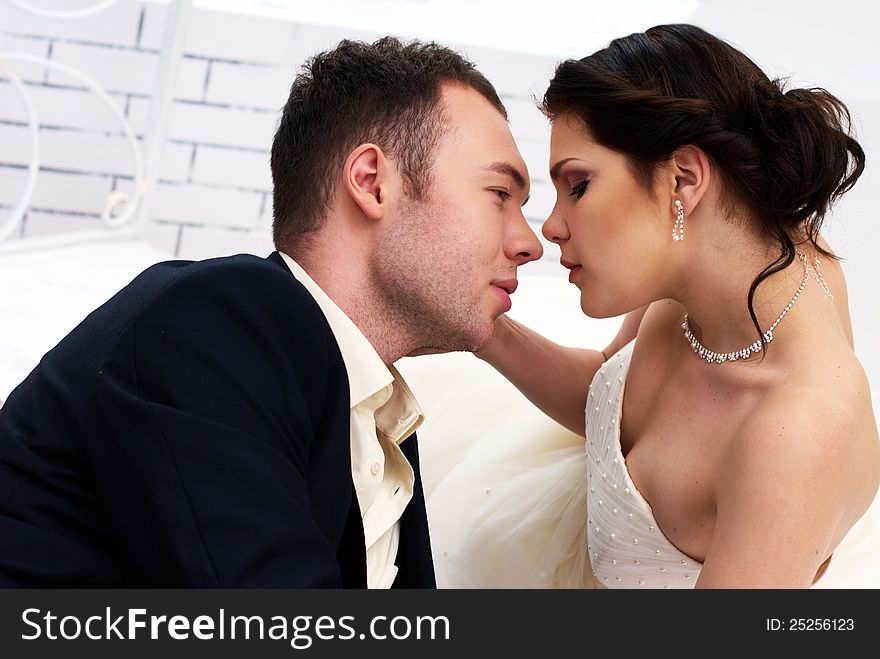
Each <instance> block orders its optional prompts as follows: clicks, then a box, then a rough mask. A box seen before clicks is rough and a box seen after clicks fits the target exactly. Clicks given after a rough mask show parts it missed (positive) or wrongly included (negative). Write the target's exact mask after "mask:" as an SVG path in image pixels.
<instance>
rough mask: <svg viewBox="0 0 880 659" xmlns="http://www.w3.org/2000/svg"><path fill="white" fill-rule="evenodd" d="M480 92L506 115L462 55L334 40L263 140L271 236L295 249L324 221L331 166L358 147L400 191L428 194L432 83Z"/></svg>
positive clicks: (436, 110)
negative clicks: (389, 163) (375, 152)
mask: <svg viewBox="0 0 880 659" xmlns="http://www.w3.org/2000/svg"><path fill="white" fill-rule="evenodd" d="M443 83H453V84H458V85H461V86H464V87H469V88H471V89H473V90H475V91H477V92H479V93H480V94H482V95H483V96H484V97H485V98H486V99H487V100H488V101H489V102H490V103H491V104H492V105H493V106H494V107H495V108H496V109H497V110H498V112H500V113H501V114H502V116H504V118H505V119H506V118H507V111H506V110H505V109H504V105H503V104H502V103H501V100H500V99H499V98H498V94H497V93H496V91H495V88H494V87H493V86H492V84H491V83H490V82H489V81H488V80H487V79H486V78H485V77H484V76H483V75H482V74H481V73H480V72H479V71H477V69H476V67H475V66H474V64H473V63H472V62H470V61H468V60H467V59H465V58H464V57H463V56H462V55H460V54H459V53H457V52H455V51H454V50H451V49H449V48H446V47H444V46H440V45H438V44H436V43H432V42H427V43H425V42H420V41H411V42H404V41H401V40H399V39H396V38H394V37H384V38H382V39H379V40H378V41H376V42H374V43H364V42H361V41H350V40H347V39H346V40H343V41H341V42H340V43H339V45H337V46H336V48H334V49H332V50H328V51H326V52H322V53H318V54H317V55H315V56H314V57H312V58H311V59H309V60H308V61H307V62H306V63H305V65H304V66H303V67H302V69H301V71H300V72H299V74H298V75H297V76H296V79H295V80H294V81H293V85H292V86H291V90H290V97H289V98H288V99H287V103H286V104H285V106H284V111H283V113H282V115H281V121H280V124H279V126H278V130H277V132H276V133H275V139H274V141H273V143H272V154H271V160H270V165H271V169H272V182H273V189H272V206H273V208H272V210H273V216H274V221H273V238H274V241H275V245H276V247H277V248H278V249H286V250H288V251H294V248H296V247H297V246H298V245H299V244H300V242H301V241H302V239H303V238H304V237H305V236H306V235H308V234H309V233H311V232H313V231H315V230H316V229H317V228H318V227H319V226H320V225H321V222H322V220H323V219H324V215H325V214H326V211H327V208H328V206H329V204H330V198H331V196H332V193H333V191H334V189H335V181H336V180H337V179H338V175H339V171H340V168H341V167H342V165H343V163H344V162H345V158H346V157H347V156H348V154H349V153H350V152H351V150H352V149H354V148H355V147H357V146H358V145H359V144H363V143H366V142H371V143H374V144H377V145H378V146H379V147H381V148H382V149H383V150H384V151H385V152H386V153H388V154H389V155H393V156H394V157H396V158H397V160H398V163H399V167H400V172H401V174H402V176H403V180H404V186H405V189H406V191H407V193H408V194H409V195H410V196H412V197H413V198H416V199H418V198H421V197H422V196H423V194H424V193H425V191H426V190H427V189H428V188H429V187H430V181H431V173H432V170H433V168H432V164H433V152H434V147H435V145H436V144H437V143H438V140H439V139H440V137H441V136H442V135H443V133H444V131H445V129H446V124H445V115H444V113H443V108H442V106H441V104H440V93H441V86H442V84H443Z"/></svg>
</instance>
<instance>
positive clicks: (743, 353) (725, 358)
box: [681, 251, 834, 364]
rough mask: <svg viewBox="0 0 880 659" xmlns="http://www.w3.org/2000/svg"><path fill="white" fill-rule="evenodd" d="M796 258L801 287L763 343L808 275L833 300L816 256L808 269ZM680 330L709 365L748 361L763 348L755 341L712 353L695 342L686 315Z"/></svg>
mask: <svg viewBox="0 0 880 659" xmlns="http://www.w3.org/2000/svg"><path fill="white" fill-rule="evenodd" d="M797 254H798V256H799V257H800V259H801V262H802V263H803V264H804V279H803V281H802V282H801V285H800V286H799V287H798V289H797V292H796V293H795V294H794V297H793V298H791V300H789V302H788V304H787V305H785V309H783V310H782V313H781V314H779V318H777V319H776V321H775V322H774V323H773V324H772V325H771V326H770V327H769V328H768V330H767V331H766V332H764V341H765V343H770V342H771V341H772V340H773V330H775V329H776V326H777V325H778V324H779V323H780V322H781V321H782V319H783V318H785V314H787V313H788V312H789V310H790V309H791V307H792V305H793V304H794V303H795V302H796V301H797V299H798V298H799V297H800V295H801V292H802V291H803V290H804V286H806V285H807V280H809V278H810V275H811V274H812V275H813V276H815V278H816V281H817V282H819V286H820V287H821V288H822V290H823V291H825V294H826V295H827V296H828V297H829V298H831V299H832V300H833V299H834V296H833V295H832V294H831V290H830V289H829V288H828V284H827V283H826V282H825V278H824V277H823V276H822V272H821V271H820V270H819V257H818V256H816V257H815V260H814V267H815V269H814V268H813V267H810V264H809V263H807V255H806V254H803V253H801V252H800V251H798V252H797ZM681 329H683V330H684V338H685V339H687V341H688V343H690V344H691V348H692V349H693V351H694V352H695V353H697V355H699V356H700V357H701V358H702V359H705V360H706V361H707V362H709V363H710V364H723V363H724V362H735V361H736V360H737V359H748V358H749V356H750V355H751V354H753V353H758V352H761V350H762V349H763V346H762V345H761V342H760V341H755V342H754V343H753V344H752V345H750V346H748V347H747V348H743V349H742V350H735V351H733V352H714V351H712V350H709V349H707V348H706V347H705V346H703V344H702V343H700V342H699V341H698V340H697V337H695V336H694V334H693V332H691V326H690V324H689V323H688V315H687V314H685V315H684V322H683V323H682V324H681Z"/></svg>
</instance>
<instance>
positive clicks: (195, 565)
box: [0, 253, 434, 588]
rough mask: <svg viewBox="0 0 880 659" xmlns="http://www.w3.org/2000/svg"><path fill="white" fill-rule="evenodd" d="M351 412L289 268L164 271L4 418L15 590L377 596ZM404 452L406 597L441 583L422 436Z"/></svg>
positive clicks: (338, 364)
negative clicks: (366, 591) (356, 592)
mask: <svg viewBox="0 0 880 659" xmlns="http://www.w3.org/2000/svg"><path fill="white" fill-rule="evenodd" d="M10 320H11V319H10ZM349 413H350V404H349V387H348V376H347V374H346V371H345V365H344V363H343V361H342V356H341V354H340V352H339V346H338V345H337V343H336V340H335V339H334V337H333V333H332V331H331V329H330V327H329V325H328V324H327V321H326V320H325V318H324V315H323V313H322V312H321V310H320V308H319V307H318V305H317V303H316V302H315V301H314V299H313V298H312V297H311V295H310V294H309V293H308V291H306V289H305V288H304V287H303V286H302V284H300V283H299V282H298V281H296V279H295V278H294V277H293V276H292V274H291V273H290V271H289V270H288V269H287V267H286V266H285V264H284V262H283V260H282V259H281V257H280V255H278V254H277V253H275V254H273V255H272V256H270V257H269V258H268V259H260V258H257V257H254V256H246V255H239V256H233V257H228V258H221V259H210V260H207V261H201V262H190V261H171V262H167V263H160V264H158V265H155V266H153V267H151V268H149V269H147V270H146V271H144V272H143V273H142V274H141V275H139V276H138V277H137V278H136V279H135V280H134V281H133V282H132V283H131V284H129V285H128V286H126V287H125V288H124V289H122V291H120V292H119V293H118V294H116V295H115V296H114V297H113V298H112V299H110V300H109V301H108V302H107V303H106V304H104V305H103V306H101V307H100V308H98V309H97V310H96V311H94V312H93V313H92V314H90V315H89V316H88V317H87V318H86V319H85V320H84V321H83V322H82V323H81V324H80V325H79V326H78V327H77V328H76V329H74V330H73V331H72V332H71V333H70V334H69V335H68V336H67V337H65V338H64V339H63V340H62V341H61V343H59V344H58V346H56V347H55V348H54V349H53V350H51V351H50V352H49V353H47V354H46V355H45V356H44V358H43V359H42V361H41V362H40V364H39V366H37V368H36V369H34V371H32V372H31V373H30V375H29V376H28V377H27V378H26V379H25V380H24V382H22V383H21V384H20V385H19V386H18V387H17V388H16V389H15V390H14V391H13V392H12V394H10V396H9V399H8V400H7V401H6V403H5V405H4V406H3V407H2V408H0V585H2V586H6V587H64V586H70V587H184V588H187V587H200V588H202V587H248V588H249V587H263V588H272V587H290V588H312V587H315V588H325V587H348V588H361V587H365V586H366V560H365V554H366V551H365V547H364V533H363V527H362V524H361V517H360V510H359V506H358V502H357V498H356V495H355V492H354V486H353V483H352V477H351V440H350V430H349ZM401 448H402V449H403V452H404V454H405V455H406V457H407V459H408V460H409V461H410V463H411V464H412V466H413V469H414V471H415V474H416V482H415V491H414V495H413V499H412V501H411V502H410V504H409V505H408V506H407V508H406V511H405V513H404V515H403V517H402V519H401V529H400V546H399V551H398V558H397V565H398V567H399V572H398V575H397V578H396V579H395V586H396V587H404V588H406V587H409V588H424V587H434V570H433V564H432V562H431V549H430V542H429V537H428V526H427V520H426V515H425V505H424V496H423V493H422V484H421V478H420V476H419V462H418V449H417V445H416V437H415V435H413V436H412V437H410V438H408V439H407V440H405V441H404V442H403V443H402V445H401Z"/></svg>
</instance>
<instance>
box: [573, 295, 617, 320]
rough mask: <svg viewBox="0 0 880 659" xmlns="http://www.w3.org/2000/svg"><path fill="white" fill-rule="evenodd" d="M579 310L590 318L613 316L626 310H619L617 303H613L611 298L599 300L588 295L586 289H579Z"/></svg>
mask: <svg viewBox="0 0 880 659" xmlns="http://www.w3.org/2000/svg"><path fill="white" fill-rule="evenodd" d="M581 311H583V312H584V314H585V315H587V316H589V317H590V318H595V319H597V320H598V319H601V318H614V317H615V316H619V315H621V314H623V313H626V311H621V310H620V305H619V304H613V301H611V300H600V299H597V298H595V297H594V296H591V295H589V294H588V293H587V292H586V291H581Z"/></svg>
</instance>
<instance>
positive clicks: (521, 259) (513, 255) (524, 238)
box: [508, 213, 544, 266]
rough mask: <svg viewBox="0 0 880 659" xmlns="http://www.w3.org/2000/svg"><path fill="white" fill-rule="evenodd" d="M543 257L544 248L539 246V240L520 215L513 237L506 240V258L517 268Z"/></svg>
mask: <svg viewBox="0 0 880 659" xmlns="http://www.w3.org/2000/svg"><path fill="white" fill-rule="evenodd" d="M543 255H544V246H543V245H541V240H540V239H539V238H538V236H537V235H535V232H534V231H532V228H531V227H530V226H529V223H528V222H527V221H526V218H525V216H524V215H523V214H522V213H520V218H519V221H518V222H517V223H516V228H515V229H514V231H513V235H511V237H510V239H509V240H508V257H509V258H510V259H511V260H512V261H514V262H515V263H516V264H517V265H518V266H519V265H523V264H525V263H528V262H529V261H537V260H538V259H539V258H541V257H542V256H543Z"/></svg>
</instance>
